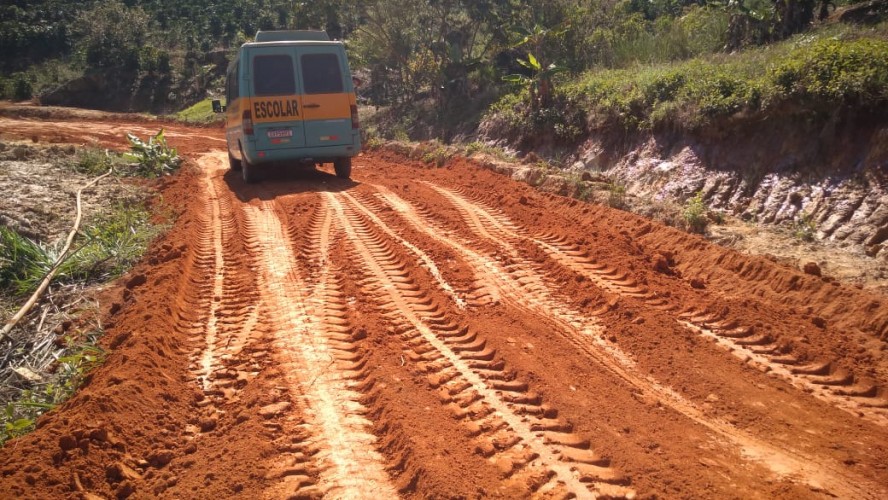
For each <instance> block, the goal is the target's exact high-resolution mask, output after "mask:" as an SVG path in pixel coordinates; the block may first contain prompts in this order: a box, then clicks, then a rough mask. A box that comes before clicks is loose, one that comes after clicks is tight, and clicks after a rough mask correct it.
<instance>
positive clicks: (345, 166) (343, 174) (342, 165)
mask: <svg viewBox="0 0 888 500" xmlns="http://www.w3.org/2000/svg"><path fill="white" fill-rule="evenodd" d="M333 170H335V171H336V177H339V178H340V179H350V178H351V173H352V159H351V158H349V157H345V158H337V159H336V160H335V161H334V162H333Z"/></svg>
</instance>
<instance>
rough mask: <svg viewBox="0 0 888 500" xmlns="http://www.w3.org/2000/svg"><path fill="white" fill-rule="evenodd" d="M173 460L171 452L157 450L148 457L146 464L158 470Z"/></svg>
mask: <svg viewBox="0 0 888 500" xmlns="http://www.w3.org/2000/svg"><path fill="white" fill-rule="evenodd" d="M172 460H173V452H172V451H171V450H158V451H155V452H154V453H152V454H151V455H149V456H148V462H149V463H150V464H151V465H153V466H154V467H157V468H158V469H159V468H161V467H164V466H166V465H167V464H168V463H170V462H171V461H172Z"/></svg>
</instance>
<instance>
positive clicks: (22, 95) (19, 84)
mask: <svg viewBox="0 0 888 500" xmlns="http://www.w3.org/2000/svg"><path fill="white" fill-rule="evenodd" d="M32 97H34V85H33V84H32V83H31V79H30V78H29V77H28V75H26V74H24V73H19V74H18V75H16V77H15V78H14V79H13V81H12V98H13V99H15V100H16V101H27V100H28V99H30V98H32Z"/></svg>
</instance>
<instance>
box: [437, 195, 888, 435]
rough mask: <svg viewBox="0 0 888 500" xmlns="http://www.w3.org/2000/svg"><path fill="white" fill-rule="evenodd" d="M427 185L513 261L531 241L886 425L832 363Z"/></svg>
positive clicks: (873, 394)
mask: <svg viewBox="0 0 888 500" xmlns="http://www.w3.org/2000/svg"><path fill="white" fill-rule="evenodd" d="M426 184H427V185H429V186H430V187H431V188H432V189H434V190H435V191H436V192H438V193H439V194H441V195H442V196H444V197H445V198H446V199H448V200H449V201H450V202H451V203H453V204H454V205H455V206H456V207H457V208H458V209H459V210H460V211H461V213H462V214H463V218H464V220H465V221H466V223H467V225H468V226H469V227H470V228H471V229H472V230H473V231H474V232H476V233H477V234H479V235H481V236H484V237H485V238H487V239H489V240H491V241H493V242H495V243H496V244H497V245H499V246H500V247H502V248H504V249H507V250H508V251H509V252H510V253H513V254H514V255H515V256H517V255H518V251H517V249H516V248H515V247H514V246H513V242H530V243H532V244H534V245H536V246H537V247H539V248H540V249H541V250H543V251H544V252H545V253H546V254H547V255H548V256H549V257H550V258H551V259H552V260H553V261H555V262H556V263H558V264H560V265H561V266H563V267H565V268H567V269H570V270H571V271H573V272H575V273H577V274H579V275H581V276H583V277H585V278H587V279H589V280H590V281H591V282H592V283H594V284H595V285H596V286H598V287H599V288H601V289H603V290H606V291H609V292H611V293H614V294H617V295H621V296H625V297H631V298H634V299H638V300H639V301H641V302H642V303H643V304H645V305H646V306H648V307H651V308H654V309H657V310H660V311H663V312H678V314H677V317H678V322H679V324H681V325H682V326H683V327H685V328H688V329H690V330H691V331H693V332H695V333H697V334H699V335H702V336H703V337H705V338H708V339H710V340H712V341H715V342H716V343H717V345H719V346H721V347H722V348H725V349H726V350H728V351H729V352H730V353H732V354H733V355H734V356H735V357H737V358H738V359H740V360H741V361H743V362H744V363H749V364H751V365H753V366H755V367H756V368H758V369H759V370H760V371H763V372H765V373H768V374H769V375H771V376H774V377H779V378H781V379H784V380H786V381H787V382H789V383H790V384H791V385H793V386H794V387H796V388H798V389H800V390H802V391H804V392H806V393H809V394H812V395H814V396H816V397H817V398H819V399H821V400H823V401H826V402H828V403H830V404H832V405H834V406H836V407H838V408H841V409H843V410H845V411H848V412H849V413H852V414H854V415H857V416H861V417H864V418H867V419H868V420H870V421H872V422H874V423H877V424H879V425H883V426H885V425H888V411H886V408H888V400H885V399H883V398H880V397H878V394H879V392H880V388H879V387H878V386H877V385H875V384H873V383H860V382H858V378H859V377H858V376H857V375H856V374H855V373H854V372H853V371H852V370H850V369H847V368H837V367H836V362H835V361H834V360H825V361H819V362H814V363H808V364H802V362H801V361H799V359H798V358H796V357H795V356H792V355H791V354H787V353H784V352H783V350H782V349H781V346H780V345H779V343H778V339H776V338H774V337H773V336H771V335H770V334H768V333H757V332H756V329H755V326H754V325H743V324H742V323H741V321H740V320H738V319H736V318H729V317H727V314H726V313H725V312H724V309H725V308H724V307H719V306H718V305H711V306H709V307H708V308H705V309H693V308H691V309H685V310H683V311H680V308H679V306H678V305H676V304H674V303H672V302H671V301H669V299H668V298H665V297H660V296H658V295H657V294H656V293H655V292H652V291H650V290H649V289H648V288H647V287H645V286H644V285H642V284H639V283H638V282H637V281H636V280H634V279H633V278H631V277H630V276H629V275H628V273H626V272H621V271H620V270H618V269H617V268H615V267H612V266H609V265H607V264H604V263H600V262H597V261H596V260H595V259H594V258H593V257H592V256H591V255H589V254H588V252H585V251H583V250H581V249H580V248H579V247H577V246H576V245H571V244H570V243H568V242H567V241H565V240H564V239H561V238H558V237H557V236H552V235H544V236H541V237H531V236H529V235H527V234H526V231H525V230H523V229H521V228H520V227H519V226H518V225H516V224H514V223H513V222H512V221H511V220H509V219H508V217H506V216H505V215H504V214H502V213H499V212H498V211H497V210H496V209H495V208H493V207H489V206H486V205H484V204H483V203H481V202H479V201H477V200H475V201H469V200H468V199H467V198H464V197H463V196H461V195H460V194H459V193H458V192H455V191H451V190H448V189H445V188H442V187H440V186H437V185H434V184H432V183H426Z"/></svg>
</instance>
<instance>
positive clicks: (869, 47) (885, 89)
mask: <svg viewBox="0 0 888 500" xmlns="http://www.w3.org/2000/svg"><path fill="white" fill-rule="evenodd" d="M769 76H770V79H771V81H772V82H773V83H774V85H775V86H776V87H777V88H778V89H779V90H780V91H781V92H782V93H783V95H785V96H798V97H803V98H808V99H817V100H822V101H826V102H828V103H854V104H865V103H868V102H870V103H879V102H881V103H885V102H886V101H888V41H886V40H875V39H860V40H851V41H840V40H835V39H826V40H817V41H815V42H813V43H812V44H811V45H810V46H807V45H805V46H801V47H799V48H797V49H796V50H794V51H793V52H792V54H791V56H790V57H788V58H787V59H786V60H785V61H782V62H781V63H780V64H779V65H778V66H777V67H776V68H774V69H773V70H772V71H771V73H770V75H769Z"/></svg>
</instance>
